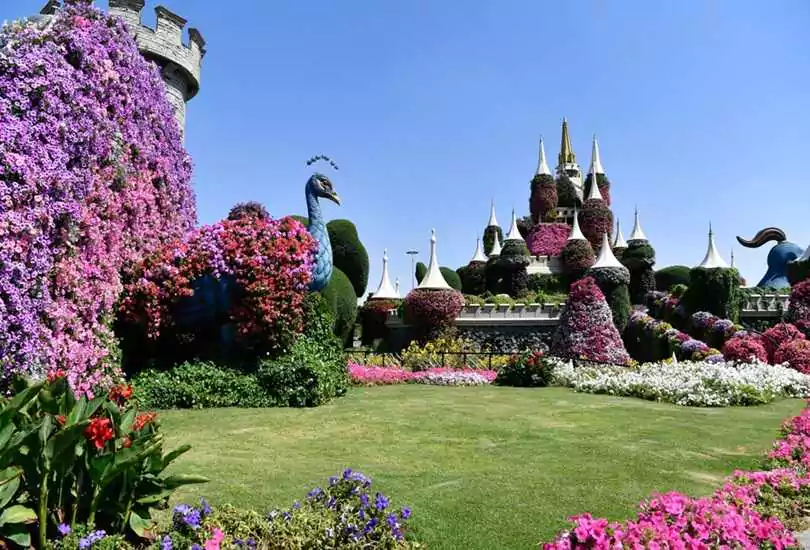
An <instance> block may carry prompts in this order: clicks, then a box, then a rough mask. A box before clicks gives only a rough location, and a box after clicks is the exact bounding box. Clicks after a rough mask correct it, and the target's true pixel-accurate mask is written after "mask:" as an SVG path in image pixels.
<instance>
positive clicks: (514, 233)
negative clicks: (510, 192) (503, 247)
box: [504, 208, 523, 241]
mask: <svg viewBox="0 0 810 550" xmlns="http://www.w3.org/2000/svg"><path fill="white" fill-rule="evenodd" d="M504 240H506V241H522V240H523V235H521V234H520V229H518V224H517V217H516V216H515V209H514V208H513V209H512V225H511V226H509V233H507V234H506V238H505V239H504Z"/></svg>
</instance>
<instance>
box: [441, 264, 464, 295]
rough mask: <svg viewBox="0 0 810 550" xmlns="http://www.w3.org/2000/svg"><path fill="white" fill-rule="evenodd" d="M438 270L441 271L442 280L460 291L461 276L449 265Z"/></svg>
mask: <svg viewBox="0 0 810 550" xmlns="http://www.w3.org/2000/svg"><path fill="white" fill-rule="evenodd" d="M439 271H441V272H442V277H444V280H445V281H446V282H447V284H448V285H450V288H452V289H453V290H458V291H459V292H461V277H459V276H458V273H456V272H455V270H453V269H450V268H449V267H440V268H439Z"/></svg>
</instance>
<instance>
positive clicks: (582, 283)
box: [551, 277, 630, 365]
mask: <svg viewBox="0 0 810 550" xmlns="http://www.w3.org/2000/svg"><path fill="white" fill-rule="evenodd" d="M551 351H552V353H554V354H555V355H558V356H560V357H574V358H581V359H587V360H592V361H601V362H605V363H612V364H614V365H626V364H627V363H629V362H630V356H629V355H628V354H627V350H625V348H624V342H622V338H621V336H620V335H619V331H618V330H617V329H616V325H614V324H613V315H612V314H611V312H610V307H608V305H607V302H606V301H605V295H604V294H602V291H601V290H600V289H599V287H598V286H597V284H596V282H595V281H594V280H593V278H592V277H585V278H584V279H581V280H579V281H577V282H575V283H574V284H572V285H571V291H570V293H569V294H568V299H567V300H566V302H565V308H564V309H563V312H562V315H561V316H560V323H559V325H557V330H556V331H555V332H554V337H553V338H552V341H551Z"/></svg>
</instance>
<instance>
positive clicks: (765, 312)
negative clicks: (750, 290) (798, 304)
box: [740, 293, 790, 317]
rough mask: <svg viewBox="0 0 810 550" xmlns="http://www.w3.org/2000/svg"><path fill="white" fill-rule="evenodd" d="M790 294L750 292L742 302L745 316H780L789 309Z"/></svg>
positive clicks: (741, 312) (741, 313)
mask: <svg viewBox="0 0 810 550" xmlns="http://www.w3.org/2000/svg"><path fill="white" fill-rule="evenodd" d="M788 305H790V296H788V295H787V294H774V293H768V294H766V293H762V294H749V295H748V296H746V298H745V301H744V302H743V304H742V308H741V311H740V315H742V316H743V317H779V316H781V315H782V313H783V312H784V311H787V308H788Z"/></svg>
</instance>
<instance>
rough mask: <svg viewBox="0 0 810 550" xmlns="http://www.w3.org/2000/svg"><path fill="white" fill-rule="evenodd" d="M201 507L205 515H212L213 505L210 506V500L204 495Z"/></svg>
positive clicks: (201, 499)
mask: <svg viewBox="0 0 810 550" xmlns="http://www.w3.org/2000/svg"><path fill="white" fill-rule="evenodd" d="M200 508H201V509H202V514H203V516H209V515H211V506H209V504H208V501H206V500H205V498H204V497H201V498H200Z"/></svg>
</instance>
